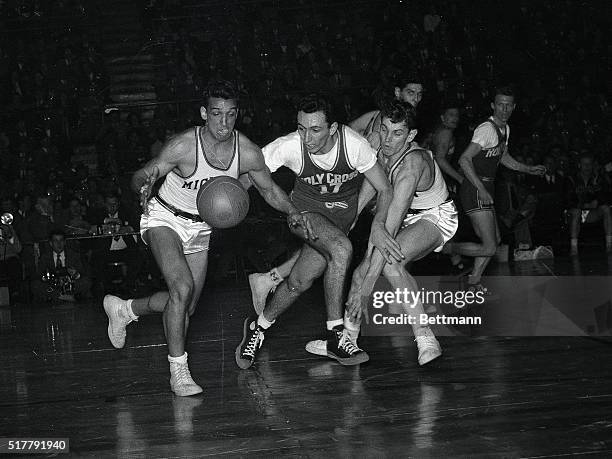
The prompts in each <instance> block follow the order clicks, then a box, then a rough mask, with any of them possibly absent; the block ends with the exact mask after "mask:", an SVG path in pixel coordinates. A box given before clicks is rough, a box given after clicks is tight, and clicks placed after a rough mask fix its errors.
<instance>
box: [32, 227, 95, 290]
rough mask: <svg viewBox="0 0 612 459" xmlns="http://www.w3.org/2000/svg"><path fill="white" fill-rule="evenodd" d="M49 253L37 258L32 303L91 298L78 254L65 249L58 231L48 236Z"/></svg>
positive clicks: (89, 282) (87, 278)
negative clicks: (34, 301)
mask: <svg viewBox="0 0 612 459" xmlns="http://www.w3.org/2000/svg"><path fill="white" fill-rule="evenodd" d="M49 245H50V246H51V252H48V251H47V252H45V253H43V254H42V255H41V257H40V260H39V262H38V270H37V277H36V279H35V280H34V281H33V282H32V292H33V294H34V299H35V300H36V301H56V300H60V301H75V298H76V299H82V298H89V297H90V296H91V293H90V289H91V280H90V278H89V277H88V276H87V275H86V274H85V268H84V266H83V263H82V262H81V258H80V256H79V254H78V253H76V252H74V251H72V250H70V249H67V248H66V239H65V235H64V232H63V231H61V230H52V231H51V233H50V234H49Z"/></svg>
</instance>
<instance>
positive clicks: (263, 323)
mask: <svg viewBox="0 0 612 459" xmlns="http://www.w3.org/2000/svg"><path fill="white" fill-rule="evenodd" d="M274 322H276V319H274V320H273V321H269V320H268V319H266V318H265V317H264V315H263V312H262V313H261V314H259V317H257V325H259V326H260V327H261V328H263V329H264V330H267V329H268V328H270V327H271V326H272V324H273V323H274Z"/></svg>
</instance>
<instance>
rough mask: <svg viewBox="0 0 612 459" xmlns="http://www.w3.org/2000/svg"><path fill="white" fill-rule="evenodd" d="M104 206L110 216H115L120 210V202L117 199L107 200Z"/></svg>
mask: <svg viewBox="0 0 612 459" xmlns="http://www.w3.org/2000/svg"><path fill="white" fill-rule="evenodd" d="M104 205H105V206H106V211H107V212H108V213H109V214H110V215H113V214H114V213H115V212H117V211H118V210H119V200H118V199H117V198H106V199H105V200H104Z"/></svg>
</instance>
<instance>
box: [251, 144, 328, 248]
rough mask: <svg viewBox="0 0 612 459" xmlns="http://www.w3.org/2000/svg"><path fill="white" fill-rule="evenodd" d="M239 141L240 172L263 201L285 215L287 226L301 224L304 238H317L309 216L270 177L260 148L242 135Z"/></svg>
mask: <svg viewBox="0 0 612 459" xmlns="http://www.w3.org/2000/svg"><path fill="white" fill-rule="evenodd" d="M240 141H241V144H240V153H241V156H240V159H241V161H240V173H241V174H243V173H248V176H249V179H250V181H251V183H252V184H253V185H254V186H255V188H257V191H259V194H261V196H262V197H263V198H264V199H265V201H266V202H267V203H268V204H270V205H271V206H272V207H273V208H274V209H276V210H278V211H279V212H283V213H284V214H286V215H287V223H288V224H289V226H292V227H297V226H301V227H302V229H303V230H304V236H305V237H306V239H317V236H316V233H315V231H314V229H313V226H312V224H311V222H310V220H309V216H308V215H307V214H301V213H300V212H299V210H298V209H297V208H296V207H295V206H294V205H293V203H292V202H291V200H290V199H289V196H287V193H285V192H284V191H283V189H282V188H281V187H279V186H278V185H277V184H276V182H275V181H274V180H273V179H272V175H271V174H270V169H268V166H266V162H265V160H264V157H263V153H262V152H261V149H260V148H259V147H258V146H257V145H255V144H254V143H253V142H251V141H250V140H248V139H247V138H245V137H244V136H241V137H240Z"/></svg>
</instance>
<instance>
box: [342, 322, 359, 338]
mask: <svg viewBox="0 0 612 459" xmlns="http://www.w3.org/2000/svg"><path fill="white" fill-rule="evenodd" d="M360 327H361V324H356V323H355V322H351V320H350V319H349V318H348V317H345V318H344V329H345V330H346V331H347V333H348V335H349V338H351V340H352V341H353V342H354V343H356V342H357V338H359V329H360Z"/></svg>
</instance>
